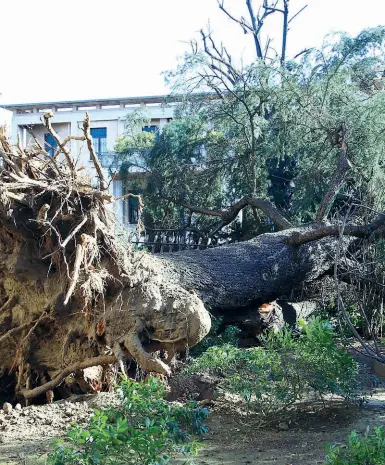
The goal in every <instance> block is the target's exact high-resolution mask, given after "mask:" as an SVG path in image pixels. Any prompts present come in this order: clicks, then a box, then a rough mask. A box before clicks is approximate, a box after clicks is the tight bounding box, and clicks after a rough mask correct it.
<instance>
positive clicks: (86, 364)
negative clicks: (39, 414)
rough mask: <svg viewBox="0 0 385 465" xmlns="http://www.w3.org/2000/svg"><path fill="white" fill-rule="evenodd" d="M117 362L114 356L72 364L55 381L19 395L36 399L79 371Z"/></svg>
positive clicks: (103, 356) (23, 390)
mask: <svg viewBox="0 0 385 465" xmlns="http://www.w3.org/2000/svg"><path fill="white" fill-rule="evenodd" d="M115 362H116V357H115V356H114V355H102V356H100V357H93V358H88V359H86V360H83V361H81V362H76V363H72V364H71V365H69V366H68V367H66V368H65V369H64V370H63V371H61V372H60V373H59V374H58V375H57V376H55V378H54V379H52V380H51V381H48V383H45V384H43V385H42V386H38V387H36V388H34V389H22V390H21V391H19V392H18V394H19V395H21V396H23V397H24V399H26V400H28V399H33V398H34V397H37V396H39V395H40V394H44V393H45V392H47V391H50V390H52V389H54V388H55V387H56V386H58V385H59V384H60V383H61V382H62V381H63V379H64V378H66V377H67V376H68V375H70V374H71V373H75V372H76V371H78V370H84V369H85V368H90V367H94V366H98V365H111V364H112V363H115Z"/></svg>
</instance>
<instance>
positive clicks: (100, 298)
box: [0, 114, 211, 399]
mask: <svg viewBox="0 0 385 465" xmlns="http://www.w3.org/2000/svg"><path fill="white" fill-rule="evenodd" d="M51 117H52V115H49V114H47V115H44V118H43V123H44V124H45V126H46V128H47V130H48V131H49V132H50V133H51V134H52V136H53V137H54V138H55V139H57V146H58V152H57V154H55V156H54V157H52V158H51V157H49V156H48V154H47V153H46V152H45V151H44V149H43V148H42V147H41V146H40V145H39V144H38V143H37V145H36V146H35V147H33V148H32V149H31V148H29V150H28V153H27V152H25V151H22V150H21V149H20V147H17V148H14V147H11V146H10V144H9V143H8V141H7V140H6V139H5V137H4V136H0V158H2V162H3V169H2V170H1V172H0V373H1V376H6V377H8V378H7V379H8V381H9V383H8V384H9V386H10V388H9V391H8V396H12V394H11V392H12V390H13V394H16V395H19V396H23V397H24V398H25V399H29V398H33V397H35V396H37V395H40V394H42V393H44V392H47V391H48V390H52V389H53V388H55V387H56V386H57V385H59V384H61V388H63V386H64V385H63V383H62V382H63V380H64V379H65V378H66V377H67V378H68V376H69V375H70V374H71V373H74V374H75V377H76V374H81V373H82V372H83V370H84V369H86V368H87V367H91V366H96V365H107V364H111V363H116V362H117V361H119V362H120V364H121V367H122V368H123V369H124V365H125V364H124V359H125V358H134V359H135V360H136V362H137V363H138V364H139V365H140V366H141V367H142V368H143V369H144V370H145V371H149V372H152V371H155V372H159V373H163V374H169V373H170V368H169V366H168V362H170V361H171V358H172V357H173V355H174V353H175V352H177V351H183V350H186V349H187V348H188V347H189V346H192V345H194V344H196V343H197V342H199V341H200V340H201V339H202V338H203V337H204V336H205V335H206V334H207V333H208V331H209V330H210V323H211V322H210V316H209V314H208V312H207V311H206V309H205V307H204V305H203V303H202V301H201V300H200V299H199V298H198V297H197V295H195V294H194V293H190V292H188V291H187V290H185V289H184V288H183V287H182V286H180V285H178V284H177V283H171V282H169V279H168V278H167V275H166V273H164V269H163V268H164V265H163V262H162V261H161V260H159V259H157V258H155V257H154V256H151V255H150V254H147V253H144V252H140V251H133V250H132V249H131V247H130V244H129V242H128V241H124V240H122V239H120V238H119V239H118V237H117V235H116V234H115V231H116V226H117V225H116V223H115V219H114V216H113V214H112V212H111V209H110V208H109V207H108V205H109V204H111V202H113V201H114V199H113V198H112V196H111V195H110V194H109V193H108V192H107V191H106V190H105V187H106V182H105V181H104V178H103V172H102V170H101V167H100V164H99V162H98V160H97V156H96V154H95V152H94V151H93V149H92V141H91V140H88V139H89V130H88V129H89V126H88V125H89V119H88V118H86V120H85V121H84V127H83V129H84V134H85V136H84V138H85V140H87V142H88V145H89V148H90V153H91V157H92V159H93V160H94V164H95V167H96V169H97V172H98V176H99V178H100V186H101V188H100V189H94V188H93V187H92V186H91V182H90V180H89V179H87V178H86V177H84V175H83V176H81V174H80V173H79V172H78V171H77V169H76V165H75V163H74V160H73V158H72V155H71V153H70V152H69V150H68V148H67V147H66V146H65V144H64V143H63V142H61V141H60V139H59V137H58V135H57V134H56V133H55V131H54V130H53V128H52V126H51V123H50V118H51ZM67 142H68V141H67ZM90 145H91V147H90ZM160 349H165V351H166V352H167V358H166V359H164V360H161V359H160V358H159V357H157V356H155V355H152V353H154V352H156V351H159V350H160ZM1 376H0V378H1ZM8 381H7V382H8ZM83 384H84V383H83ZM91 384H92V383H91ZM99 384H100V383H99ZM99 384H98V386H99ZM8 398H9V397H8Z"/></svg>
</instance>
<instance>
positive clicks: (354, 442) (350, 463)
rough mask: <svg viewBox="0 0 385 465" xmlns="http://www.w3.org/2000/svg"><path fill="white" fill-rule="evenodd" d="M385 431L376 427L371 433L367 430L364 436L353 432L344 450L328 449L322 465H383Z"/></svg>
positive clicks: (340, 448)
mask: <svg viewBox="0 0 385 465" xmlns="http://www.w3.org/2000/svg"><path fill="white" fill-rule="evenodd" d="M384 463H385V430H384V428H383V427H382V426H381V427H377V428H375V429H374V431H373V432H371V431H370V429H369V428H367V430H366V432H365V434H364V436H361V435H359V434H358V433H357V432H356V431H353V432H352V433H351V434H350V436H349V439H348V443H347V445H346V447H345V448H342V447H340V446H337V445H333V446H330V447H329V450H328V453H327V456H326V460H325V463H324V465H384Z"/></svg>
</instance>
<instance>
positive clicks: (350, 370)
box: [186, 319, 359, 421]
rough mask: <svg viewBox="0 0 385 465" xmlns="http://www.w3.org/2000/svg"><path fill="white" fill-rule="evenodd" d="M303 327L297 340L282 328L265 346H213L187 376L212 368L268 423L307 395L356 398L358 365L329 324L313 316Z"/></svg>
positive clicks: (211, 370)
mask: <svg viewBox="0 0 385 465" xmlns="http://www.w3.org/2000/svg"><path fill="white" fill-rule="evenodd" d="M301 326H302V334H301V336H300V337H299V338H297V339H295V338H293V336H292V334H291V332H290V331H289V330H287V329H284V330H283V331H281V332H279V333H277V334H271V335H269V336H268V337H266V338H264V340H263V343H264V347H259V348H252V349H238V348H236V347H234V346H232V345H230V344H224V345H222V346H219V347H210V348H209V349H208V350H207V351H206V352H205V353H204V354H202V355H201V356H200V357H199V358H197V359H196V360H194V362H193V363H192V365H191V366H190V367H189V368H188V369H187V370H186V374H188V373H194V372H202V371H209V372H211V373H212V374H214V375H218V376H219V377H220V378H221V380H222V381H221V383H220V387H221V388H222V389H223V390H227V391H230V392H232V393H235V394H237V395H240V396H241V397H242V398H243V399H244V401H245V402H246V405H247V410H248V411H249V410H250V409H252V410H254V411H255V412H257V413H259V414H261V416H262V417H263V418H264V419H265V421H268V420H269V419H273V418H274V417H275V416H276V414H277V413H278V412H280V411H282V410H285V409H287V408H288V407H289V406H291V405H292V404H294V403H295V402H296V401H299V400H303V399H305V398H306V396H308V395H309V393H315V394H317V395H318V396H319V397H320V398H321V399H322V397H323V396H324V395H325V394H337V395H340V396H342V397H344V398H346V399H355V398H357V397H358V395H359V389H358V383H357V374H358V366H357V363H356V362H355V361H354V360H353V358H352V357H351V356H350V355H349V354H348V353H347V352H346V351H345V350H344V349H343V348H341V347H339V345H338V343H337V341H336V337H335V334H334V332H333V329H332V327H331V325H330V324H329V323H328V322H326V321H322V320H320V319H313V320H311V321H310V322H309V324H307V325H306V324H305V323H301Z"/></svg>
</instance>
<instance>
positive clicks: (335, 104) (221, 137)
mask: <svg viewBox="0 0 385 465" xmlns="http://www.w3.org/2000/svg"><path fill="white" fill-rule="evenodd" d="M219 7H220V8H221V10H222V11H223V12H224V13H225V14H226V15H227V16H228V17H230V18H231V19H232V20H233V21H236V22H237V23H238V24H240V26H241V27H242V29H243V30H244V32H246V33H247V34H249V35H251V36H252V39H253V42H254V45H255V50H256V55H257V58H256V60H255V61H254V62H253V63H251V64H250V65H247V66H242V65H241V64H240V63H239V61H240V60H236V59H233V57H231V55H230V53H229V52H228V51H227V49H226V47H225V46H224V45H223V44H218V43H217V42H216V41H215V40H214V38H213V36H212V34H211V32H210V31H209V32H205V31H203V30H202V31H201V37H202V42H201V44H198V43H197V42H192V43H191V45H192V50H191V52H190V53H189V54H186V56H185V57H184V60H183V62H182V64H181V65H180V66H179V67H178V69H177V70H176V71H174V72H171V73H168V75H167V78H168V80H169V81H170V82H171V83H172V84H173V88H174V91H175V92H178V93H180V94H183V95H184V100H183V102H182V103H181V104H180V105H179V106H178V108H177V111H176V115H175V119H174V121H173V122H171V123H170V124H169V125H167V127H165V128H164V130H163V131H162V133H161V134H160V136H159V137H158V138H155V137H152V139H151V142H150V143H149V136H147V135H145V136H144V135H143V134H142V135H140V136H138V135H134V134H133V133H132V125H131V123H130V122H129V124H128V131H131V133H130V132H128V133H127V136H126V137H125V138H123V139H122V140H120V141H119V143H118V145H117V150H118V152H120V154H121V156H122V157H123V160H124V162H125V163H124V165H123V168H124V171H125V172H128V171H130V169H131V167H134V166H135V165H137V163H136V161H135V157H134V156H133V153H134V152H135V150H136V151H137V152H139V153H140V154H141V159H142V162H141V163H142V170H143V171H145V172H146V173H147V176H146V178H145V179H146V186H145V189H144V197H145V204H146V206H147V211H148V212H149V213H150V214H151V217H152V218H153V220H154V221H155V224H156V225H158V226H166V227H171V226H178V227H182V226H184V227H187V228H192V227H194V228H195V229H196V230H197V231H199V232H200V233H201V234H202V235H205V236H206V237H211V238H215V237H217V236H218V234H220V232H221V231H222V232H223V231H224V230H223V228H224V227H226V226H228V225H231V230H229V229H227V230H226V234H229V233H231V232H232V233H236V235H237V237H238V239H245V238H248V237H252V236H254V235H257V234H260V233H262V232H266V231H272V230H276V229H277V228H278V229H280V228H284V227H286V226H287V224H288V223H287V221H286V220H285V218H283V217H278V216H277V214H276V213H274V212H273V211H272V210H271V208H270V207H271V204H270V202H268V201H271V202H273V203H274V204H275V205H276V206H277V207H278V208H279V209H280V210H281V212H282V213H283V214H284V215H285V217H286V218H287V219H288V220H289V221H290V222H291V223H295V224H303V223H306V222H309V221H314V220H316V221H322V220H324V219H326V218H328V217H330V214H334V213H335V212H336V211H337V210H338V209H339V208H340V207H341V205H343V204H344V202H346V201H350V202H351V201H353V200H354V202H355V203H356V204H357V205H360V204H362V202H363V201H364V202H365V204H366V205H369V206H370V207H371V208H377V207H378V206H380V204H381V202H382V200H383V197H382V190H381V189H380V188H379V184H380V183H381V176H382V175H383V153H384V141H385V139H384V135H383V134H384V133H383V127H384V123H385V120H384V113H383V108H384V103H385V102H384V99H385V97H384V93H383V92H382V87H383V84H382V77H383V73H384V69H385V62H384V37H385V30H384V28H375V29H370V30H365V31H363V32H362V33H360V34H359V35H358V36H357V37H355V38H352V37H349V36H347V35H343V34H341V35H339V36H334V37H330V38H328V40H327V41H326V40H325V43H324V45H323V47H322V48H321V49H319V50H317V49H311V50H303V51H302V52H301V53H299V54H297V56H296V57H294V58H292V59H290V60H289V59H287V52H286V48H287V40H288V24H289V23H290V21H291V20H292V19H294V18H295V17H296V15H297V13H299V12H297V13H295V14H294V15H293V17H290V15H289V9H288V2H287V1H283V2H282V5H281V6H280V5H279V2H274V4H273V3H269V2H267V1H265V2H263V4H262V7H261V9H260V11H259V12H258V13H255V12H254V10H253V8H252V5H251V2H250V1H248V2H247V7H248V12H249V15H250V21H249V22H247V21H246V19H244V18H241V19H237V18H235V17H234V16H232V14H231V13H230V12H229V11H228V10H227V9H226V5H225V4H224V2H222V1H221V2H219ZM301 11H302V10H301ZM273 14H275V15H278V14H280V15H282V16H283V29H282V37H281V38H280V39H281V40H280V44H281V47H280V49H279V52H277V51H276V50H275V49H274V48H273V47H272V44H273V42H272V41H271V40H267V41H266V43H265V44H262V41H261V32H262V30H263V27H264V25H265V21H266V19H267V18H268V17H269V16H270V15H273ZM142 138H144V140H142ZM139 139H140V140H139ZM134 146H135V147H134ZM127 147H128V149H127ZM142 181H143V178H142ZM141 187H142V188H143V184H142V186H141ZM357 205H356V207H355V212H356V214H359V213H360V210H359V208H358V206H357ZM243 209H244V211H243V221H242V222H239V221H234V220H236V219H239V213H240V211H241V210H243ZM364 213H365V214H366V213H367V210H365V211H361V214H364Z"/></svg>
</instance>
